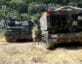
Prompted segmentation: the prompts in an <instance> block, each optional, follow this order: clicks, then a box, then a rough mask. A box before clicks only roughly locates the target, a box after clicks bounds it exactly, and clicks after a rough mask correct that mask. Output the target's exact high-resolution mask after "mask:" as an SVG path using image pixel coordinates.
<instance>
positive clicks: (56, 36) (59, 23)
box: [40, 6, 82, 49]
mask: <svg viewBox="0 0 82 64" xmlns="http://www.w3.org/2000/svg"><path fill="white" fill-rule="evenodd" d="M40 28H41V36H42V37H41V38H42V41H43V42H44V44H45V47H46V48H48V49H49V48H53V47H54V45H55V44H57V43H69V42H82V8H78V7H72V6H62V7H59V8H57V9H47V10H46V11H45V12H44V13H43V15H42V16H41V18H40Z"/></svg>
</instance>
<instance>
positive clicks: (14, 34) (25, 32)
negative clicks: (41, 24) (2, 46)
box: [5, 19, 33, 42]
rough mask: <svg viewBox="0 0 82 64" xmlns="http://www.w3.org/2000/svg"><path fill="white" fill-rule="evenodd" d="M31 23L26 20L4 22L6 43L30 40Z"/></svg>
mask: <svg viewBox="0 0 82 64" xmlns="http://www.w3.org/2000/svg"><path fill="white" fill-rule="evenodd" d="M32 25H33V24H32V22H31V21H28V20H17V19H7V20H6V22H5V38H6V40H7V41H8V42H15V41H16V40H18V39H27V40H32V32H31V29H32Z"/></svg>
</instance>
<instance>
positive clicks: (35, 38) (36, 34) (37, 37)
mask: <svg viewBox="0 0 82 64" xmlns="http://www.w3.org/2000/svg"><path fill="white" fill-rule="evenodd" d="M32 38H33V41H34V42H35V44H36V43H38V44H39V41H40V30H39V28H38V26H37V25H35V26H34V27H33V29H32Z"/></svg>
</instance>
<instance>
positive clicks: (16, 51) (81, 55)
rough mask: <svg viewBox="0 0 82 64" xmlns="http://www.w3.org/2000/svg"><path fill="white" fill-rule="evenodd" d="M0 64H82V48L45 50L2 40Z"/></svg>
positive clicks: (24, 43)
mask: <svg viewBox="0 0 82 64" xmlns="http://www.w3.org/2000/svg"><path fill="white" fill-rule="evenodd" d="M0 64H82V47H76V48H65V47H59V48H57V49H56V50H52V51H49V50H45V49H44V48H43V47H41V46H40V45H39V46H38V45H34V44H32V43H30V42H29V43H28V42H21V43H16V42H14V43H7V42H6V41H5V40H4V39H3V38H2V39H0Z"/></svg>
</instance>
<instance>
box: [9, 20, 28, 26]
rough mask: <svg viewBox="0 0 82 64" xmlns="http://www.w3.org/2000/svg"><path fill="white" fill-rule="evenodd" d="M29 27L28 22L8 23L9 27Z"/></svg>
mask: <svg viewBox="0 0 82 64" xmlns="http://www.w3.org/2000/svg"><path fill="white" fill-rule="evenodd" d="M27 25H29V23H28V21H17V20H16V21H8V26H12V27H15V26H27Z"/></svg>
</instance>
